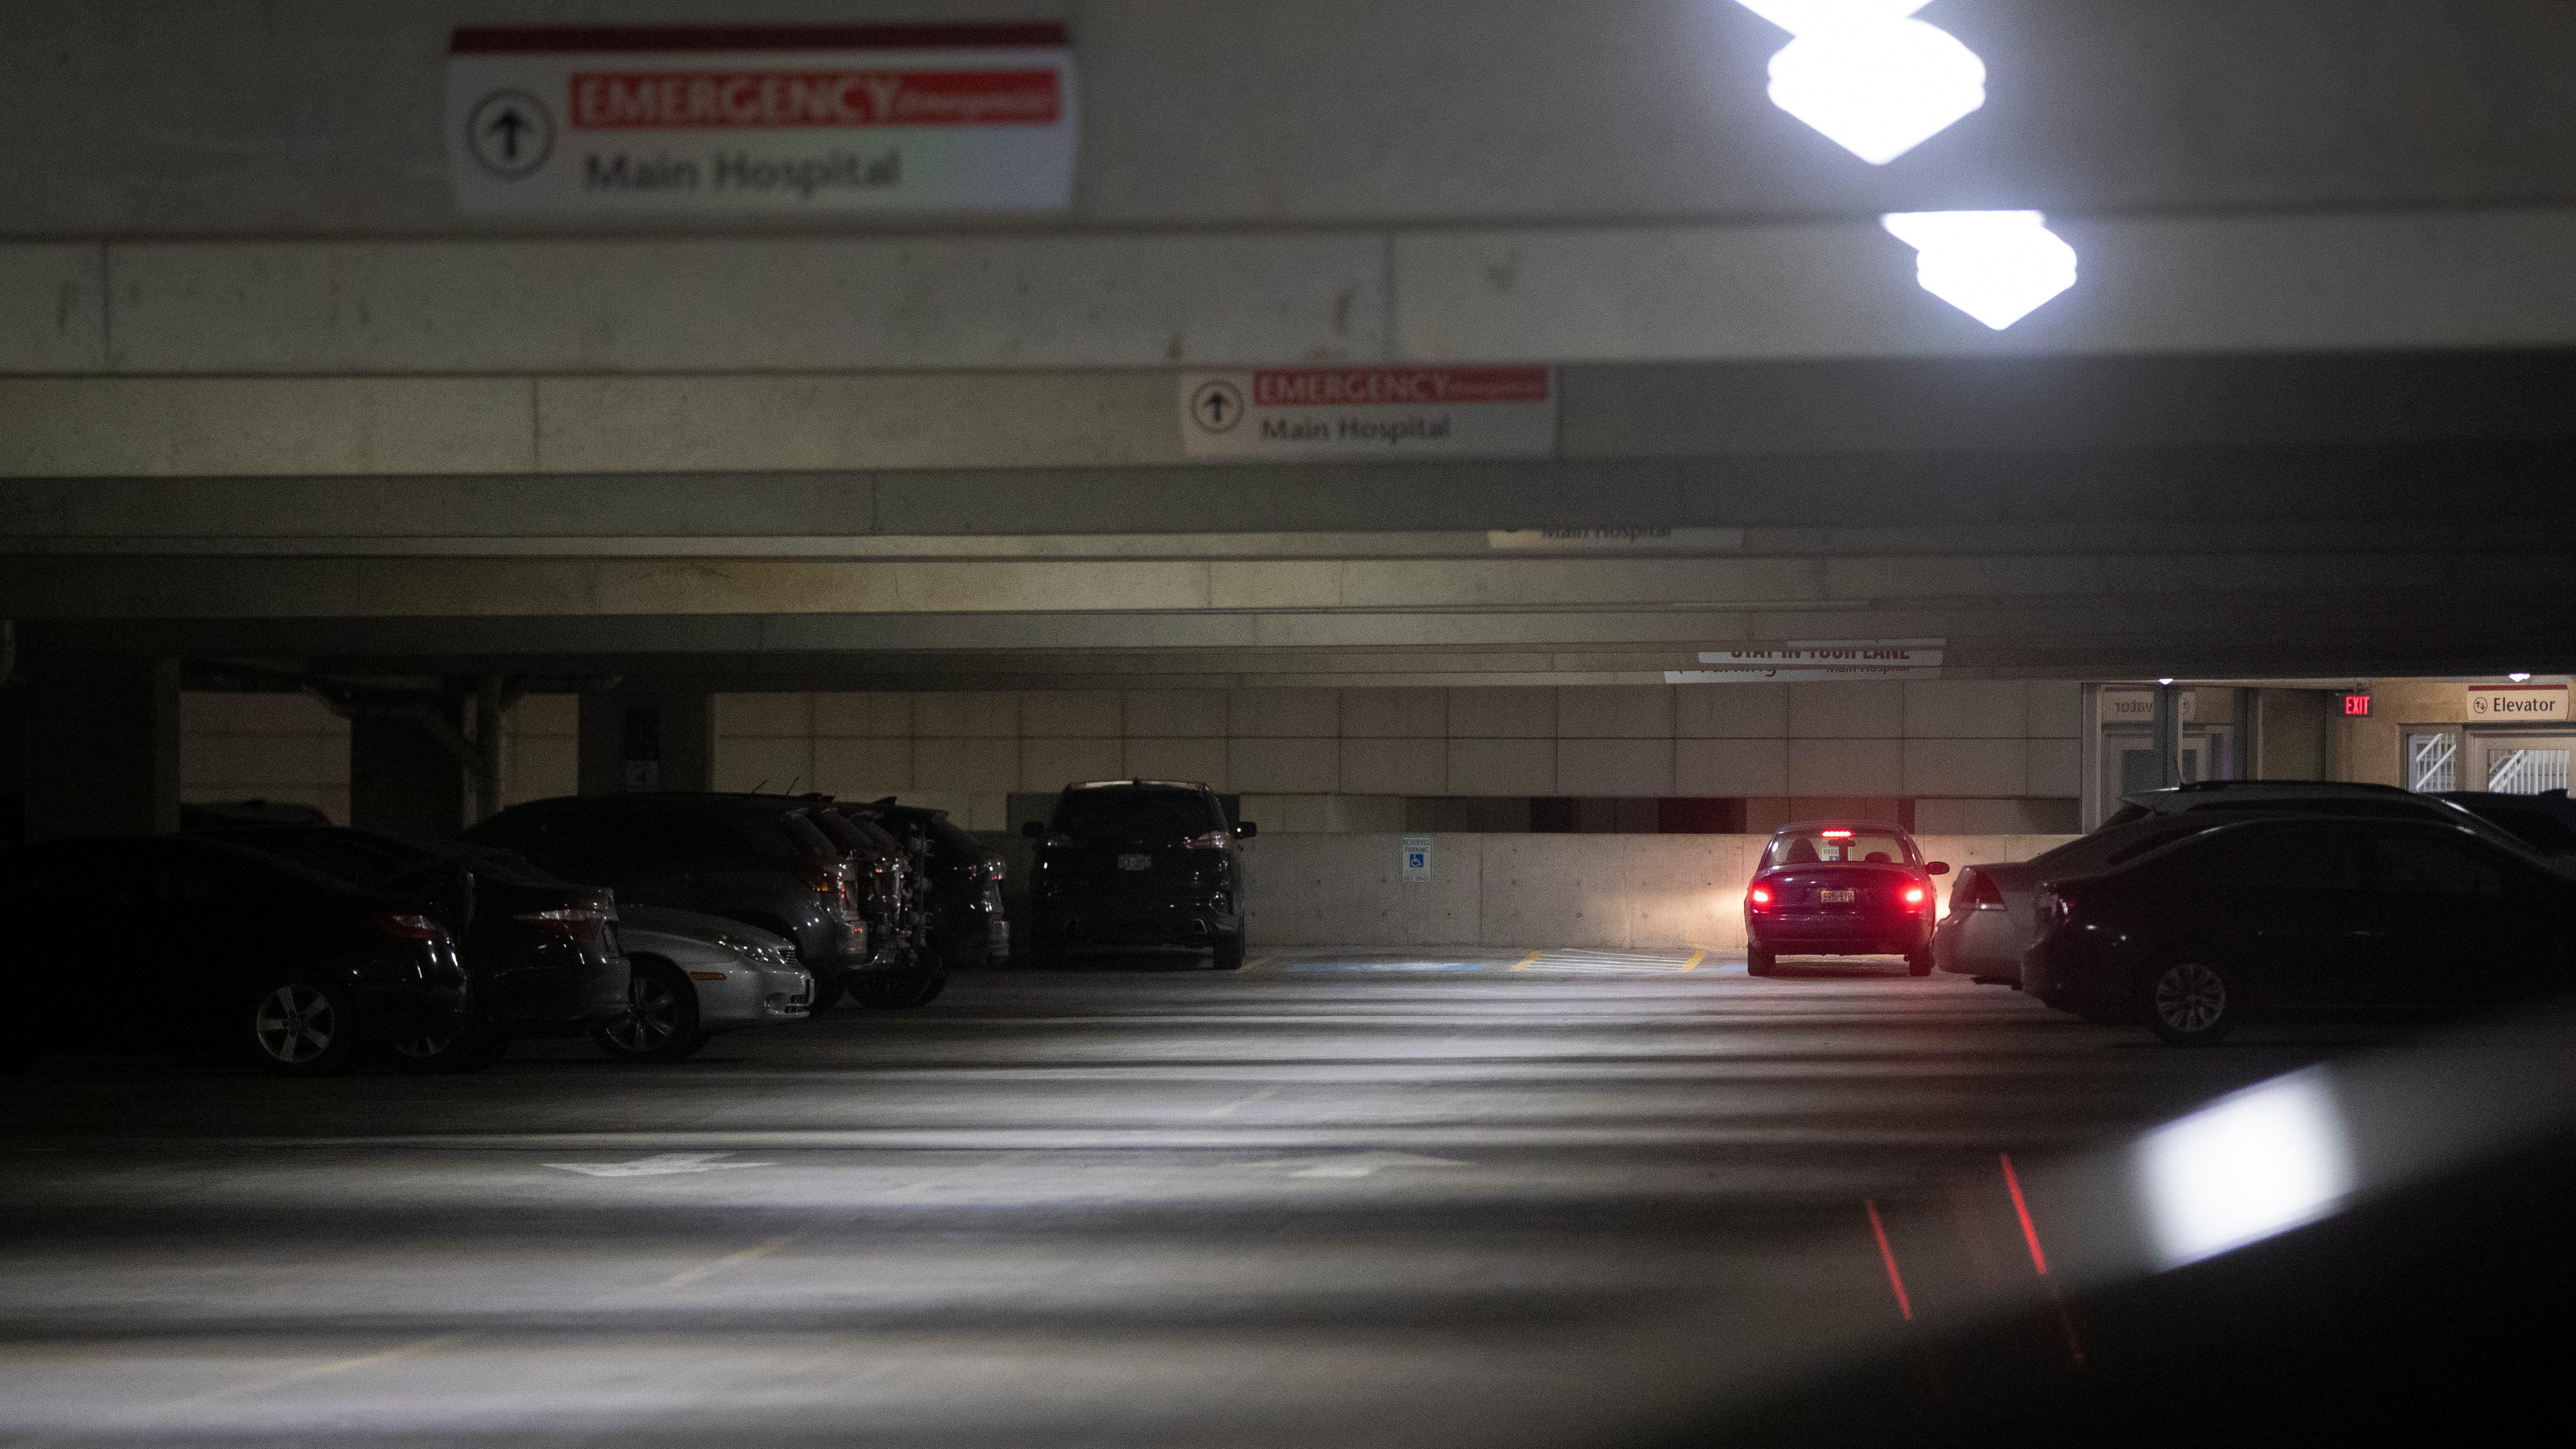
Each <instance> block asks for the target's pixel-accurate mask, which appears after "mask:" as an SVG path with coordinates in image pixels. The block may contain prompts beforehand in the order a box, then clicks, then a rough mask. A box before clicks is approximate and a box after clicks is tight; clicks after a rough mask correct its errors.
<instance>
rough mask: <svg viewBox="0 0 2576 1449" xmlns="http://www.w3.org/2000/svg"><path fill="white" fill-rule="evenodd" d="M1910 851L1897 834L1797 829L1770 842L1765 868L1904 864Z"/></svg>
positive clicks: (1911, 853) (1868, 831)
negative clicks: (1847, 864) (1780, 866)
mask: <svg viewBox="0 0 2576 1449" xmlns="http://www.w3.org/2000/svg"><path fill="white" fill-rule="evenodd" d="M1913 859H1914V852H1913V850H1912V848H1911V847H1910V846H1908V844H1907V843H1906V840H1905V837H1903V836H1901V835H1890V834H1888V833H1886V832H1885V831H1878V830H1858V829H1856V830H1848V831H1844V830H1801V831H1799V832H1798V833H1797V834H1795V835H1783V836H1781V837H1780V838H1779V839H1777V840H1774V841H1772V842H1771V849H1770V851H1769V853H1768V854H1766V855H1765V856H1764V857H1763V864H1765V865H1766V866H1768V865H1839V864H1845V863H1851V862H1858V863H1862V864H1868V865H1906V864H1909V863H1911V862H1912V861H1913Z"/></svg>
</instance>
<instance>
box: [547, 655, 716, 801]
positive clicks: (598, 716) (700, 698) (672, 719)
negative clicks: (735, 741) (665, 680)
mask: <svg viewBox="0 0 2576 1449" xmlns="http://www.w3.org/2000/svg"><path fill="white" fill-rule="evenodd" d="M580 728H581V742H580V747H579V748H580V774H581V793H583V794H585V795H618V794H624V793H627V792H629V791H636V790H711V789H714V788H715V767H716V701H715V696H714V695H712V694H709V693H707V692H706V691H705V690H692V689H671V688H665V687H661V686H657V685H655V684H654V683H653V682H652V681H650V680H639V681H633V682H629V683H627V684H623V685H620V686H619V687H618V688H616V689H609V690H598V691H593V692H589V693H585V694H583V695H582V696H581V726H580Z"/></svg>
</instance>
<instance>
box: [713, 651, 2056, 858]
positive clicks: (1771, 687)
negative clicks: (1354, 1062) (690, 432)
mask: <svg viewBox="0 0 2576 1449" xmlns="http://www.w3.org/2000/svg"><path fill="white" fill-rule="evenodd" d="M2079 693H2080V691H2079V686H2077V685H2075V684H2073V683H2061V682H2055V681H2021V680H1920V681H1905V682H1892V681H1891V682H1861V683H1829V684H1748V685H1700V686H1671V685H1619V686H1569V687H1564V688H1480V689H1235V690H1125V691H1111V690H1100V691H1053V692H1047V691H1033V692H1026V693H956V694H950V693H921V694H891V693H889V694H727V695H719V696H717V698H716V786H717V788H719V789H740V790H747V789H751V788H753V787H754V786H756V785H765V787H766V788H769V789H773V790H778V789H785V788H787V787H788V786H789V785H790V784H791V783H794V784H795V785H796V788H798V789H819V790H824V791H828V792H830V793H832V794H835V795H840V796H844V797H861V796H866V797H873V796H877V795H886V794H897V795H901V796H903V797H904V798H905V799H906V800H911V801H919V802H921V803H924V804H932V805H939V806H944V807H945V808H947V809H949V810H950V811H952V812H953V813H955V814H956V815H957V816H958V818H959V819H961V820H963V821H965V822H967V823H968V824H969V826H970V828H973V829H979V830H998V829H1004V828H1007V826H1008V824H1009V821H1008V819H1007V814H1006V797H1008V796H1009V795H1011V794H1012V793H1014V792H1052V791H1054V790H1056V789H1058V788H1060V787H1061V786H1063V785H1064V784H1065V783H1066V782H1067V781H1071V780H1098V779H1121V778H1130V777H1138V776H1142V777H1145V778H1149V779H1183V780H1202V781H1205V782H1206V783H1208V784H1209V785H1212V786H1214V787H1216V788H1217V789H1219V790H1222V791H1228V792H1232V793H1237V794H1241V795H1242V796H1243V797H1244V802H1243V810H1244V814H1245V815H1246V816H1247V817H1249V818H1251V819H1254V820H1258V821H1260V822H1261V824H1262V826H1263V828H1264V829H1267V830H1274V831H1290V832H1301V831H1328V830H1369V829H1378V830H1394V829H1398V828H1400V827H1401V826H1402V823H1403V821H1402V814H1401V806H1400V802H1401V801H1402V800H1403V799H1404V798H1406V797H1411V796H1460V795H1485V796H1556V795H1569V796H1627V797H1637V796H1721V797H1724V796H1746V797H1751V796H1773V797H1839V798H1850V797H1855V796H1913V797H1922V798H1921V803H1920V804H1918V806H1917V814H1916V819H1915V824H1916V827H1917V829H1919V830H1923V831H1929V832H1934V833H1939V832H1959V833H1966V832H2004V833H2009V832H2013V831H2018V830H2024V829H2028V828H2030V825H2029V822H2028V821H2027V820H2026V819H2025V818H2024V812H2023V811H2022V809H2021V807H2020V806H2019V804H2018V802H2020V801H2022V800H2025V799H2030V798H2034V797H2037V798H2044V799H2066V800H2071V799H2074V798H2075V797H2076V796H2077V795H2078V794H2080V793H2081V791H2080V779H2079V776H2080V769H2081V763H2080V762H2081V750H2080V748H2079V744H2078V741H2077V732H2078V724H2079V719H2080V709H2079Z"/></svg>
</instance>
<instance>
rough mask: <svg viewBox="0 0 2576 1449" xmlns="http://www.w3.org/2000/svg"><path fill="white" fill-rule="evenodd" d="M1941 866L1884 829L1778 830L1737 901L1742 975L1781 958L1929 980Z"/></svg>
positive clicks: (1764, 969)
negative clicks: (1895, 969) (1879, 959)
mask: <svg viewBox="0 0 2576 1449" xmlns="http://www.w3.org/2000/svg"><path fill="white" fill-rule="evenodd" d="M1949 873H1950V867H1949V866H1948V865H1946V864H1944V863H1943V862H1941V861H1937V860H1935V861H1929V862H1927V861H1925V860H1924V859H1923V852H1922V851H1920V850H1918V849H1916V848H1915V845H1914V837H1913V836H1911V835H1908V834H1906V833H1905V832H1904V831H1902V830H1899V829H1897V828H1896V827H1895V826H1893V825H1869V824H1863V823H1860V822H1848V823H1847V822H1844V821H1840V820H1811V821H1806V822H1802V823H1800V824H1797V825H1783V826H1781V827H1780V828H1779V829H1778V830H1777V831H1775V832H1773V833H1772V836H1771V843H1770V844H1769V845H1766V846H1764V847H1763V848H1762V863H1761V864H1760V865H1759V866H1757V867H1756V868H1755V869H1754V872H1753V884H1752V885H1751V886H1750V887H1749V888H1747V889H1746V891H1745V892H1744V945H1745V955H1744V969H1745V970H1747V971H1749V972H1751V973H1752V974H1754V975H1756V976H1768V975H1770V974H1771V972H1772V968H1773V966H1774V965H1776V964H1777V963H1778V961H1779V959H1780V958H1781V957H1782V956H1784V955H1787V956H1902V957H1904V958H1905V969H1906V970H1907V971H1909V972H1911V973H1913V974H1914V975H1916V976H1929V975H1931V974H1932V920H1933V917H1934V916H1935V915H1936V914H1937V911H1936V907H1937V905H1938V897H1939V892H1937V891H1935V890H1934V889H1933V886H1932V877H1934V876H1936V875H1947V874H1949Z"/></svg>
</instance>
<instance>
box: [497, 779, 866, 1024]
mask: <svg viewBox="0 0 2576 1449" xmlns="http://www.w3.org/2000/svg"><path fill="white" fill-rule="evenodd" d="M810 807H811V802H809V801H803V800H794V799H789V798H786V797H783V796H775V795H718V794H678V793H672V794H640V795H567V796H561V797H558V798H556V799H552V800H533V801H530V802H529V803H527V804H525V805H514V806H512V807H510V808H509V809H507V810H504V811H502V812H501V813H500V814H498V815H495V816H493V817H492V818H491V819H489V820H486V821H484V822H483V823H481V824H480V825H477V826H475V827H473V828H472V829H470V830H468V831H466V832H465V838H466V839H468V840H470V841H473V842H474V843H475V844H477V845H491V846H499V847H501V848H503V849H506V850H515V851H517V852H519V853H520V854H521V855H524V856H526V857H527V858H528V859H529V860H530V861H533V862H534V863H535V864H536V865H537V866H538V868H540V869H542V870H546V871H550V872H552V873H554V874H556V875H559V876H562V877H563V878H565V879H566V880H573V881H579V882H581V883H582V884H584V885H595V886H606V887H608V888H609V889H611V890H613V891H615V892H617V899H618V900H619V901H621V902H624V903H627V904H632V905H639V906H668V907H670V908H671V909H673V910H682V911H701V912H704V913H705V914H707V915H711V916H723V917H725V918H726V919H728V920H735V921H740V922H742V923H743V924H745V925H750V926H758V927H760V928H761V929H762V930H764V931H770V932H774V933H776V934H778V935H781V936H784V937H786V938H787V939H788V940H790V941H793V942H795V943H796V956H797V960H798V962H799V964H801V965H803V966H804V967H805V969H806V970H808V971H810V972H812V973H813V974H814V981H815V987H816V990H817V992H818V994H819V993H820V992H822V991H824V990H828V989H830V987H831V986H837V985H839V984H841V983H842V982H843V981H844V979H845V978H846V977H847V976H848V975H850V974H852V973H855V972H861V971H864V970H866V969H867V968H868V967H869V965H870V964H871V963H870V960H869V956H868V942H867V928H866V926H865V925H864V924H863V923H862V921H861V919H860V915H859V904H858V894H857V890H856V886H855V883H854V882H853V880H852V879H851V874H850V867H849V865H848V863H847V862H846V861H845V860H844V858H843V851H842V850H841V848H840V847H839V846H838V845H836V844H834V843H833V842H832V840H831V839H830V838H829V837H827V836H826V835H825V834H824V833H823V832H822V830H820V829H819V828H817V827H816V826H815V824H814V822H813V821H812V820H809V819H807V818H806V817H805V812H806V810H807V809H809V808H810ZM827 983H828V984H827Z"/></svg>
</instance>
